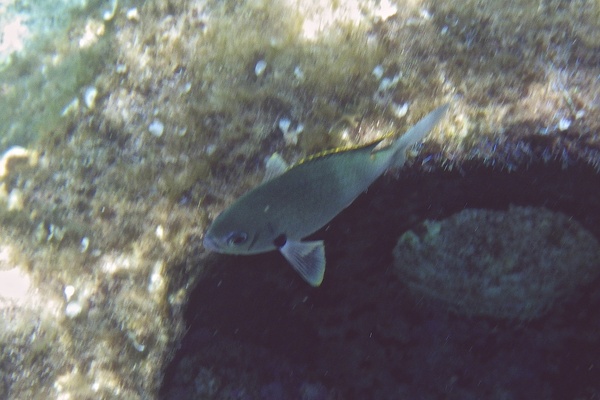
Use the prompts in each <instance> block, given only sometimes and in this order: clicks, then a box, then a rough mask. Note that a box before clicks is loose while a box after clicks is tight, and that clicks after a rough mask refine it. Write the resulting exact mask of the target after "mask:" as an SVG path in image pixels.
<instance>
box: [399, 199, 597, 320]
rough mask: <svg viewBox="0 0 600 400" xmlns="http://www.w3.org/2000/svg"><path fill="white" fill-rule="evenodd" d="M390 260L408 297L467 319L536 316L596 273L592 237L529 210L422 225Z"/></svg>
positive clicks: (474, 212)
mask: <svg viewBox="0 0 600 400" xmlns="http://www.w3.org/2000/svg"><path fill="white" fill-rule="evenodd" d="M393 254H394V259H395V271H396V273H397V274H398V276H399V277H400V279H401V280H402V281H403V282H404V283H406V284H407V285H408V287H409V288H410V290H411V292H412V293H413V294H414V295H416V296H419V297H425V298H429V299H433V300H437V301H440V302H442V303H444V304H446V305H447V306H448V307H449V308H450V309H451V310H453V311H454V312H456V313H459V314H463V315H470V316H472V315H475V316H490V317H494V318H514V319H521V320H528V319H533V318H537V317H540V316H542V315H543V314H544V313H546V312H547V311H549V310H550V309H551V308H552V306H553V305H554V304H555V303H557V302H559V301H561V300H563V299H565V298H567V297H568V296H569V295H571V294H573V292H574V291H575V289H576V288H577V287H579V286H582V285H584V284H585V283H586V282H590V281H591V280H593V279H594V278H595V277H597V276H598V273H599V272H600V268H599V265H598V259H599V257H600V245H599V243H598V241H597V239H596V238H595V237H594V236H593V235H592V234H591V233H589V232H588V231H586V230H585V229H584V228H583V227H582V226H581V225H580V224H579V223H578V222H576V221H575V220H574V219H572V218H569V217H568V216H566V215H564V214H562V213H556V212H552V211H549V210H547V209H545V208H534V207H511V208H510V209H509V210H508V211H491V210H483V209H467V210H464V211H461V212H459V213H457V214H455V215H453V216H451V217H449V218H447V219H444V220H442V221H429V220H427V221H425V222H424V223H423V225H422V227H420V228H418V229H417V230H416V231H408V232H406V233H404V234H403V235H402V236H401V237H400V239H399V240H398V243H397V245H396V247H395V248H394V253H393Z"/></svg>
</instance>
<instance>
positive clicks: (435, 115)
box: [390, 104, 449, 167]
mask: <svg viewBox="0 0 600 400" xmlns="http://www.w3.org/2000/svg"><path fill="white" fill-rule="evenodd" d="M448 107H449V104H444V105H443V106H441V107H438V108H436V109H435V110H433V111H432V112H430V113H429V114H427V115H426V116H424V117H423V118H422V119H421V120H420V121H419V122H417V123H416V124H415V125H414V126H413V127H412V128H410V129H409V130H408V131H407V132H406V133H405V134H404V135H402V136H401V137H400V138H399V139H398V140H396V143H394V144H393V150H392V151H393V156H392V160H391V165H390V167H401V166H403V165H404V162H405V161H406V150H407V149H408V148H409V147H410V146H412V145H414V144H416V143H419V142H420V141H421V140H423V138H424V137H425V136H427V134H428V133H429V132H430V131H431V130H432V129H433V127H434V126H435V125H437V123H438V122H439V121H440V119H442V117H443V116H444V114H446V111H447V110H448Z"/></svg>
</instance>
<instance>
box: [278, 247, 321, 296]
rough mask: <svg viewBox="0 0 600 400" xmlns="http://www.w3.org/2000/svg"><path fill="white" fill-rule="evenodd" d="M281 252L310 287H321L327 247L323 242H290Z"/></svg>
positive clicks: (280, 249)
mask: <svg viewBox="0 0 600 400" xmlns="http://www.w3.org/2000/svg"><path fill="white" fill-rule="evenodd" d="M279 251H280V252H281V254H282V255H283V256H284V257H285V259H286V260H288V262H289V263H290V264H292V268H294V269H295V270H296V272H298V273H299V274H300V276H301V277H302V278H303V279H304V280H305V281H306V282H308V283H309V284H310V285H312V286H319V285H320V284H321V282H323V275H324V274H325V245H324V244H323V241H322V240H319V241H315V242H300V241H294V240H288V241H287V242H286V243H285V244H284V245H283V246H282V247H280V248H279Z"/></svg>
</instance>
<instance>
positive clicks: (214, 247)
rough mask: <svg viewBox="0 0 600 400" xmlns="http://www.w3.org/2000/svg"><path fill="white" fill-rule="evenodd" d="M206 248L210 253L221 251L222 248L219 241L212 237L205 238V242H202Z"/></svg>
mask: <svg viewBox="0 0 600 400" xmlns="http://www.w3.org/2000/svg"><path fill="white" fill-rule="evenodd" d="M202 244H203V245H204V248H205V249H207V250H210V251H219V249H220V247H219V244H218V243H217V241H215V239H213V238H212V237H211V236H204V240H203V241H202Z"/></svg>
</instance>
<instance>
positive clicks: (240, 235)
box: [203, 104, 448, 287]
mask: <svg viewBox="0 0 600 400" xmlns="http://www.w3.org/2000/svg"><path fill="white" fill-rule="evenodd" d="M447 109H448V104H446V105H443V106H441V107H438V108H436V109H435V110H433V111H432V112H430V113H429V114H427V115H426V116H425V117H424V118H422V119H421V120H420V121H419V122H417V123H416V124H415V125H414V126H413V127H412V128H410V129H409V130H408V131H407V132H406V133H405V134H404V135H402V136H400V137H399V138H398V139H396V140H395V141H394V142H393V143H392V144H391V145H389V146H387V147H385V148H383V149H380V148H378V146H379V144H380V143H381V141H382V140H383V139H384V138H381V139H378V140H375V141H374V142H372V143H369V144H366V145H363V146H359V147H354V148H350V149H346V150H339V151H338V150H334V151H329V152H324V153H322V154H318V155H316V156H313V157H309V158H307V159H306V160H304V161H301V162H300V163H298V164H296V165H294V166H292V167H289V168H288V167H287V164H285V161H283V159H282V158H281V157H280V156H278V155H274V156H272V157H271V158H270V159H269V160H268V161H267V173H266V179H265V180H264V181H263V183H261V184H260V185H258V186H257V187H255V188H254V189H251V190H250V191H249V192H247V193H246V194H244V195H242V196H241V197H239V198H238V199H237V200H236V201H234V202H233V204H231V205H230V206H229V207H228V208H226V209H225V210H224V211H223V212H221V213H220V214H219V215H218V216H217V217H216V218H215V219H214V220H213V222H212V224H211V225H210V226H209V228H208V230H207V231H206V233H205V235H204V239H203V245H204V247H205V248H206V249H207V250H210V251H214V252H217V253H221V254H231V255H251V254H260V253H266V252H269V251H274V250H278V251H279V252H280V253H281V254H282V255H283V257H284V258H285V259H286V260H287V261H288V262H289V264H291V266H292V268H293V269H294V270H295V271H296V272H298V273H299V274H300V276H301V277H302V278H303V279H304V280H305V281H306V282H307V283H308V284H310V285H311V286H313V287H317V286H319V285H321V283H322V281H323V277H324V275H325V264H326V261H325V244H324V241H323V240H311V241H305V240H303V239H304V238H306V237H307V236H309V235H311V234H312V233H315V232H316V231H318V230H319V229H321V228H322V227H323V226H325V225H326V224H327V223H328V222H330V221H331V220H332V219H333V218H334V217H335V216H336V215H337V214H339V213H340V212H341V211H342V210H344V209H345V208H346V207H348V206H349V205H350V204H351V203H352V202H353V201H354V200H355V199H356V198H357V197H358V196H359V195H360V194H361V193H363V192H364V191H366V190H367V188H368V187H369V186H370V185H371V184H372V183H373V182H374V181H375V180H376V179H377V178H379V177H380V176H381V175H382V174H383V173H384V172H385V171H387V170H388V169H391V168H399V167H402V165H403V164H404V162H405V160H406V151H407V149H408V148H410V147H411V146H412V145H414V144H416V143H418V142H420V141H421V140H422V139H423V138H424V137H425V136H426V135H427V134H428V133H429V132H430V131H431V130H432V129H433V128H434V126H435V125H437V123H438V122H439V121H440V120H441V118H442V117H443V116H444V114H445V113H446V110H447Z"/></svg>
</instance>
